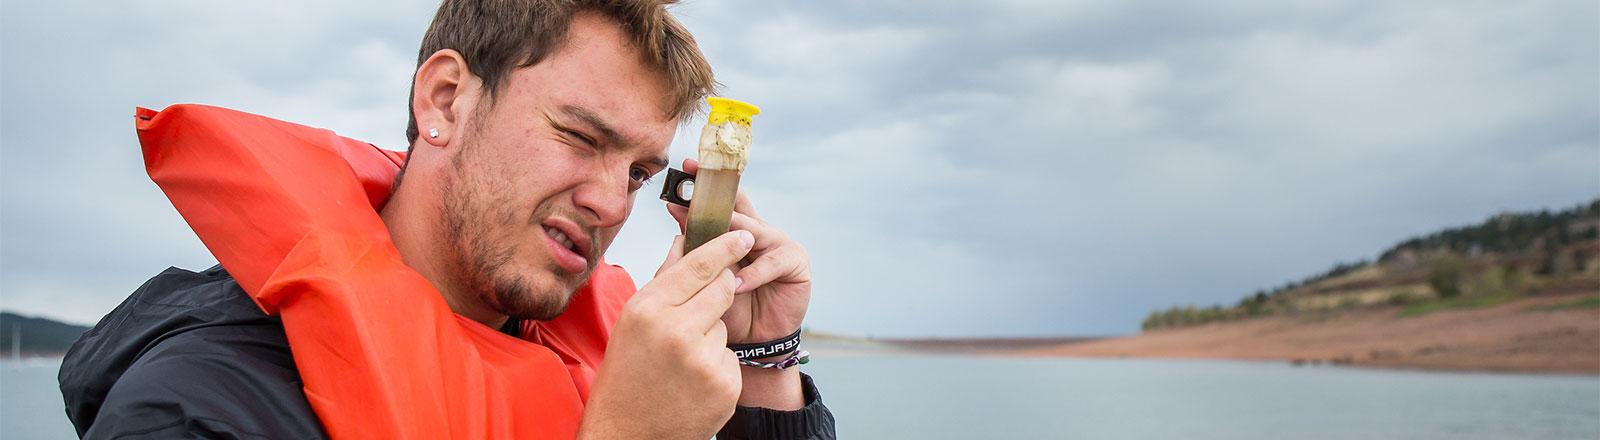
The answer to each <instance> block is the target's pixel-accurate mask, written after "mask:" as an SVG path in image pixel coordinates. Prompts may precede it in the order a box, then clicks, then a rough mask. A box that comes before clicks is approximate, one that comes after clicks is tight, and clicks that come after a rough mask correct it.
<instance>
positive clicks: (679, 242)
mask: <svg viewBox="0 0 1600 440" xmlns="http://www.w3.org/2000/svg"><path fill="white" fill-rule="evenodd" d="M680 258H683V236H682V235H679V236H676V237H672V247H670V248H667V259H666V261H662V262H661V267H658V268H656V276H657V277H659V276H661V272H662V271H665V270H667V268H668V267H672V263H676V262H678V259H680Z"/></svg>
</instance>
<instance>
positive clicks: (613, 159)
mask: <svg viewBox="0 0 1600 440" xmlns="http://www.w3.org/2000/svg"><path fill="white" fill-rule="evenodd" d="M664 81H665V79H664V76H663V75H662V74H660V73H658V72H657V71H655V70H653V69H651V68H650V67H648V66H647V65H646V64H645V63H644V62H643V60H642V59H641V58H640V55H639V53H638V52H637V49H635V48H633V47H632V46H631V45H630V43H629V40H628V37H627V35H626V34H625V33H623V31H622V30H621V29H620V28H619V26H618V25H617V24H615V23H613V22H611V21H609V20H605V19H601V18H598V17H595V16H592V15H586V14H580V15H578V16H577V17H575V18H574V20H573V23H572V27H571V29H570V31H569V33H568V40H567V42H566V44H565V45H564V46H563V47H562V48H561V49H558V50H557V51H556V52H554V53H552V54H550V55H549V56H547V57H546V58H545V59H544V60H543V61H541V62H540V63H539V64H537V65H535V66H532V67H528V68H522V69H516V70H515V71H513V73H512V74H511V75H510V77H509V79H508V80H507V82H506V84H505V85H504V87H502V88H501V89H500V90H499V93H498V95H497V96H496V98H495V100H494V101H493V103H492V104H491V102H490V101H489V100H488V99H487V97H484V98H483V99H480V100H478V103H479V104H478V107H477V113H476V114H475V115H473V116H472V117H471V118H470V120H469V121H467V122H466V126H467V128H466V130H465V132H464V133H462V134H463V137H462V138H461V140H460V147H459V148H455V149H454V150H453V156H451V157H450V158H449V165H448V167H447V169H446V170H444V172H443V173H442V179H441V181H442V182H441V184H440V190H441V193H442V197H443V200H442V206H443V210H444V212H443V213H441V218H442V219H443V220H444V225H443V226H444V230H445V234H446V235H447V236H446V237H444V239H445V241H444V242H443V243H441V245H442V246H447V247H451V249H444V250H443V251H444V255H446V256H447V257H449V258H450V259H452V260H454V261H451V262H450V263H452V264H453V266H454V268H453V269H454V271H455V275H456V276H457V277H458V279H459V282H460V284H462V285H461V286H460V287H462V288H465V289H468V290H469V291H470V292H475V293H476V295H477V298H476V299H477V300H479V301H482V302H483V305H485V306H487V307H488V308H490V309H493V310H496V311H498V312H500V313H504V314H506V315H508V316H512V317H517V318H524V319H538V320H548V319H551V318H554V317H555V316H556V315H559V314H560V313H561V312H562V311H563V310H565V309H566V307H567V304H568V302H569V301H570V300H571V297H572V294H573V292H574V291H576V289H577V288H578V287H579V286H581V285H582V284H583V283H584V282H585V281H586V280H588V278H589V275H590V274H591V273H592V272H593V271H594V268H595V265H596V264H598V263H599V260H600V257H601V256H602V255H604V254H605V251H606V249H607V248H609V247H610V246H611V241H612V240H613V239H614V238H616V236H617V232H618V231H619V230H620V229H621V228H622V223H623V221H624V220H626V219H627V218H628V214H629V213H630V212H631V211H632V209H633V200H634V198H633V196H634V193H635V192H636V191H637V190H638V189H639V188H640V187H641V186H642V185H643V184H644V180H646V179H648V178H649V177H650V176H653V175H655V174H656V173H657V172H659V171H661V170H662V169H663V168H665V167H666V165H667V164H666V151H667V146H668V144H669V143H670V142H671V140H672V134H673V131H674V130H675V128H676V126H677V124H676V121H675V120H673V119H672V117H671V116H670V115H668V114H667V113H666V108H667V105H668V103H667V102H666V99H667V97H668V88H667V86H666V84H665V82H664Z"/></svg>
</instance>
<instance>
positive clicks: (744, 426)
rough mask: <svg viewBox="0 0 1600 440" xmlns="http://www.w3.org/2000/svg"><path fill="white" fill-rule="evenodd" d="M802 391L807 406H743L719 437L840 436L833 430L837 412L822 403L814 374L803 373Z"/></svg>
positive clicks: (782, 439) (787, 439) (814, 439)
mask: <svg viewBox="0 0 1600 440" xmlns="http://www.w3.org/2000/svg"><path fill="white" fill-rule="evenodd" d="M800 385H801V391H802V393H803V394H804V396H805V402H806V406H805V407H802V408H800V409H797V410H794V411H779V410H775V409H767V408H754V407H748V406H741V407H738V408H736V409H734V411H733V418H731V419H728V423H727V424H725V425H723V426H722V430H721V431H718V432H717V438H718V439H719V440H735V439H738V440H744V439H750V440H757V439H760V440H766V439H773V440H791V439H792V440H831V439H834V438H838V436H837V435H836V434H835V433H834V429H833V413H832V412H830V411H828V407H827V406H823V404H822V395H821V394H820V393H818V392H817V385H816V383H814V382H812V380H811V376H808V375H806V374H804V373H802V374H800Z"/></svg>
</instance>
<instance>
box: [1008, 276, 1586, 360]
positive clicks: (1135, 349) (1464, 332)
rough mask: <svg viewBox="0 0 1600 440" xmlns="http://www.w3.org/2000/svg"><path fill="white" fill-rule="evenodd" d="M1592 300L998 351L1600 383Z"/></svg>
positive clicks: (1250, 325) (1340, 315)
mask: <svg viewBox="0 0 1600 440" xmlns="http://www.w3.org/2000/svg"><path fill="white" fill-rule="evenodd" d="M1593 298H1594V296H1593V295H1592V294H1574V295H1554V296H1541V297H1530V298H1522V299H1517V300H1514V301H1509V302H1505V303H1502V304H1498V305H1495V306H1492V307H1485V308H1478V309H1464V310H1446V311H1438V312H1433V313H1429V314H1425V315H1422V316H1409V317H1407V316H1401V313H1400V312H1401V311H1402V308H1400V307H1379V308H1368V309H1356V310H1342V311H1328V312H1324V313H1316V314H1303V315H1293V316H1273V317H1265V318H1256V319H1249V320H1243V321H1233V322H1219V323H1212V324H1206V325H1201V326H1196V327H1187V328H1178V329H1170V330H1159V331H1152V332H1146V333H1142V334H1139V335H1135V336H1127V337H1119V338H1106V339H1099V340H1091V341H1084V342H1075V343H1065V344H1059V345H1055V346H1050V347H1034V348H1026V349H1020V350H1004V351H1005V352H1006V353H1008V354H1013V355H1021V356H1068V357H1094V358H1120V357H1134V358H1173V359H1234V360H1257V361H1281V362H1289V363H1292V364H1295V365H1319V364H1331V365H1351V366H1362V367H1381V368H1406V369H1425V370H1447V371H1490V372H1519V373H1564V374H1600V308H1597V307H1593V306H1591V305H1589V304H1591V303H1593V301H1594V299H1593Z"/></svg>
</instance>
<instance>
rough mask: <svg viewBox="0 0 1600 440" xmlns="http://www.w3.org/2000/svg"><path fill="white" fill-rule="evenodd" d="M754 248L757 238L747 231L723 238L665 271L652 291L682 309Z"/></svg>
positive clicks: (665, 301) (658, 277)
mask: <svg viewBox="0 0 1600 440" xmlns="http://www.w3.org/2000/svg"><path fill="white" fill-rule="evenodd" d="M754 244H755V236H754V235H752V234H750V233H749V232H747V231H733V232H729V233H726V234H722V235H719V236H717V238H713V239H711V241H708V242H706V244H704V245H701V246H700V247H698V248H695V249H694V251H691V252H689V253H687V254H684V255H683V258H679V259H678V260H677V261H675V262H673V263H672V264H671V265H670V266H668V267H667V268H666V269H664V270H662V271H661V274H659V275H657V276H656V278H655V279H653V280H650V285H651V286H655V287H656V288H655V289H651V290H652V291H654V292H656V293H654V295H660V296H661V298H660V300H661V301H662V302H663V303H665V304H670V305H674V306H676V305H681V304H683V303H684V301H688V300H689V298H692V297H694V296H695V294H696V293H698V292H700V290H701V289H703V288H705V287H706V285H707V284H710V283H711V280H714V279H716V278H717V276H719V275H721V274H722V271H723V270H725V269H727V268H728V266H732V265H733V264H734V263H737V262H738V261H739V260H740V259H743V258H744V257H745V255H748V254H749V253H750V248H751V247H752V246H753V245H754ZM679 248H680V249H681V248H682V247H681V246H680V247H679ZM647 287H649V286H647ZM642 290H644V289H641V291H642Z"/></svg>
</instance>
